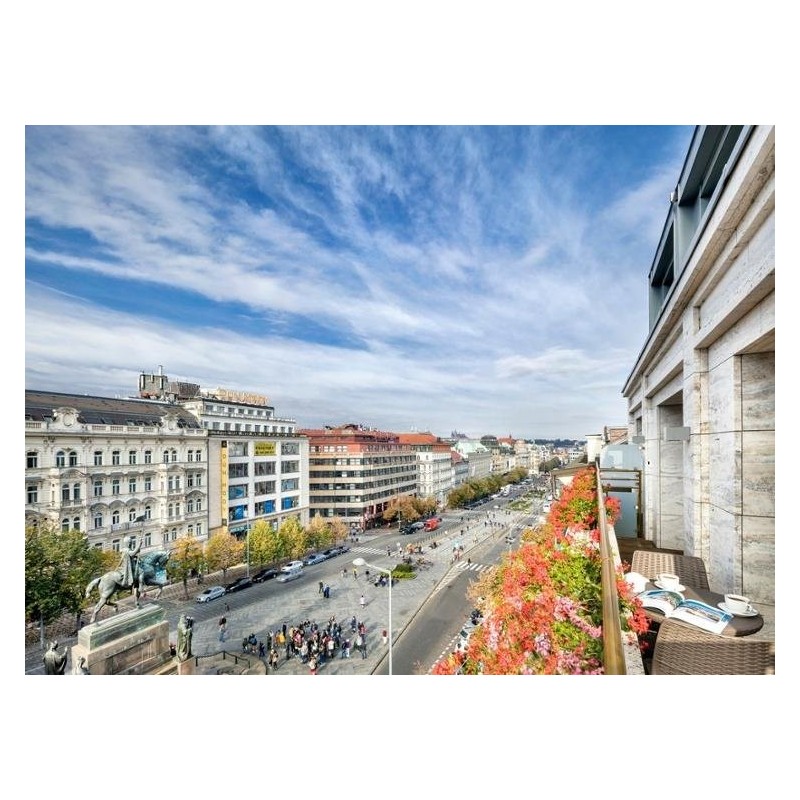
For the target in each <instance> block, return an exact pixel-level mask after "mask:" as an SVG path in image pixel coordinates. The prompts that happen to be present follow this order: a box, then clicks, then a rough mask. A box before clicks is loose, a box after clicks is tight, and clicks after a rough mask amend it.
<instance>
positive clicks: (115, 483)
mask: <svg viewBox="0 0 800 800" xmlns="http://www.w3.org/2000/svg"><path fill="white" fill-rule="evenodd" d="M111 494H119V478H112V479H111Z"/></svg>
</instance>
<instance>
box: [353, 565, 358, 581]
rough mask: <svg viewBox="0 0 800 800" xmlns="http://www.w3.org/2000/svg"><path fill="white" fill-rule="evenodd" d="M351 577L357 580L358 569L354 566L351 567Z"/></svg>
mask: <svg viewBox="0 0 800 800" xmlns="http://www.w3.org/2000/svg"><path fill="white" fill-rule="evenodd" d="M353 578H354V579H355V580H358V570H357V569H356V568H355V567H353Z"/></svg>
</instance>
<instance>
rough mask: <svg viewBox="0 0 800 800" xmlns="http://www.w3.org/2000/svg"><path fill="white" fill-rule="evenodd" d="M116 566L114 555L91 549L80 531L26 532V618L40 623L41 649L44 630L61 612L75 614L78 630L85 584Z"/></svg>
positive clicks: (42, 528) (40, 528)
mask: <svg viewBox="0 0 800 800" xmlns="http://www.w3.org/2000/svg"><path fill="white" fill-rule="evenodd" d="M115 563H116V558H115V555H114V554H113V553H103V551H101V550H100V549H98V548H94V547H90V546H89V542H88V540H87V538H86V536H85V535H84V534H82V533H81V532H80V531H75V530H71V531H66V532H64V531H61V530H58V529H57V528H56V527H55V526H54V525H50V524H39V525H29V526H28V527H26V528H25V618H26V620H27V621H29V622H34V621H36V622H38V623H39V634H40V639H41V642H42V645H44V626H45V625H47V624H48V623H50V622H53V620H55V619H57V618H58V617H59V616H61V614H63V613H64V612H70V613H74V614H75V615H76V623H75V626H76V628H78V627H80V614H81V612H82V611H83V609H84V608H85V607H86V597H85V593H86V586H87V584H88V583H89V582H90V581H91V580H92V578H93V577H95V576H97V575H101V574H103V573H104V572H106V571H107V570H109V569H113V567H114V564H115Z"/></svg>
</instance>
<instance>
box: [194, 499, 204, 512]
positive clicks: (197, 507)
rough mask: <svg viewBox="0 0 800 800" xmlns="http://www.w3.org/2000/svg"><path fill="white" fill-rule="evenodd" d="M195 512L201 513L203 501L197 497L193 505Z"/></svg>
mask: <svg viewBox="0 0 800 800" xmlns="http://www.w3.org/2000/svg"><path fill="white" fill-rule="evenodd" d="M194 508H195V511H202V510H203V499H202V498H201V497H198V498H197V500H196V501H195V504H194Z"/></svg>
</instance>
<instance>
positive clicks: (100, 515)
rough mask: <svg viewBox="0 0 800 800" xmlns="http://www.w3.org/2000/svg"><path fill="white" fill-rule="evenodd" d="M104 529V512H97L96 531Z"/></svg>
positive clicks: (95, 518)
mask: <svg viewBox="0 0 800 800" xmlns="http://www.w3.org/2000/svg"><path fill="white" fill-rule="evenodd" d="M102 527H103V512H102V511H95V512H94V529H95V530H97V529H98V528H102Z"/></svg>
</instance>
